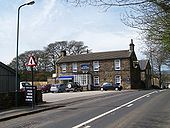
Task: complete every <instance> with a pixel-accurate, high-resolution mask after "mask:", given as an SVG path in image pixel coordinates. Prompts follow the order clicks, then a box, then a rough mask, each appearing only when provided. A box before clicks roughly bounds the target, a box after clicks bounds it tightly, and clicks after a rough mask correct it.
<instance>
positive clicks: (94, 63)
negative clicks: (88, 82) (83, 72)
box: [93, 61, 100, 71]
mask: <svg viewBox="0 0 170 128" xmlns="http://www.w3.org/2000/svg"><path fill="white" fill-rule="evenodd" d="M99 67H100V66H99V61H93V71H99Z"/></svg>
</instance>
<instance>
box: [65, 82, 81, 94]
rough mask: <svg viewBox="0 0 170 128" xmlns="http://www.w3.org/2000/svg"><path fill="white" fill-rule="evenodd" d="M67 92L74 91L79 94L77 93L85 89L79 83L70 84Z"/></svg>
mask: <svg viewBox="0 0 170 128" xmlns="http://www.w3.org/2000/svg"><path fill="white" fill-rule="evenodd" d="M66 91H67V92H69V91H73V92H77V91H81V92H82V91H83V87H82V86H81V85H80V84H79V83H78V82H69V83H67V86H66Z"/></svg>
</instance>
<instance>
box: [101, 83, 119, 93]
mask: <svg viewBox="0 0 170 128" xmlns="http://www.w3.org/2000/svg"><path fill="white" fill-rule="evenodd" d="M101 90H105V91H107V90H119V91H121V90H122V86H121V85H119V84H114V85H113V84H112V83H109V82H105V83H103V84H102V86H101Z"/></svg>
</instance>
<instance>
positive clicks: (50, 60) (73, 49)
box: [9, 41, 88, 80]
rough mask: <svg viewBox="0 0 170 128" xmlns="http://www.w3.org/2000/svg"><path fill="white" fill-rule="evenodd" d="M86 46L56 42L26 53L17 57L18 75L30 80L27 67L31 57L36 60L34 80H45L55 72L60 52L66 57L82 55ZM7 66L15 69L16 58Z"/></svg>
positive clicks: (78, 42) (75, 42) (29, 70)
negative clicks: (66, 55)
mask: <svg viewBox="0 0 170 128" xmlns="http://www.w3.org/2000/svg"><path fill="white" fill-rule="evenodd" d="M87 48H88V46H84V43H83V42H82V41H70V42H68V41H58V42H55V43H50V44H49V45H48V46H47V47H44V50H33V51H26V52H24V53H22V54H20V55H19V57H18V63H19V74H20V76H21V80H30V79H31V69H30V67H29V66H27V63H28V61H29V56H30V55H33V56H34V57H35V59H36V62H37V66H35V67H34V70H35V71H34V72H35V80H46V79H47V76H51V75H52V74H53V73H54V72H55V70H56V62H57V61H58V60H59V58H60V57H61V51H63V50H65V51H66V52H67V54H68V55H76V54H82V53H84V52H85V51H87ZM9 66H10V67H11V68H13V69H15V68H16V58H14V59H13V60H12V62H11V63H10V64H9Z"/></svg>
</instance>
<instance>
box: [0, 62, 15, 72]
mask: <svg viewBox="0 0 170 128" xmlns="http://www.w3.org/2000/svg"><path fill="white" fill-rule="evenodd" d="M0 67H2V68H4V69H5V70H8V71H9V72H11V73H14V74H15V70H14V69H12V68H11V67H9V66H7V65H5V64H4V63H2V62H0Z"/></svg>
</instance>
